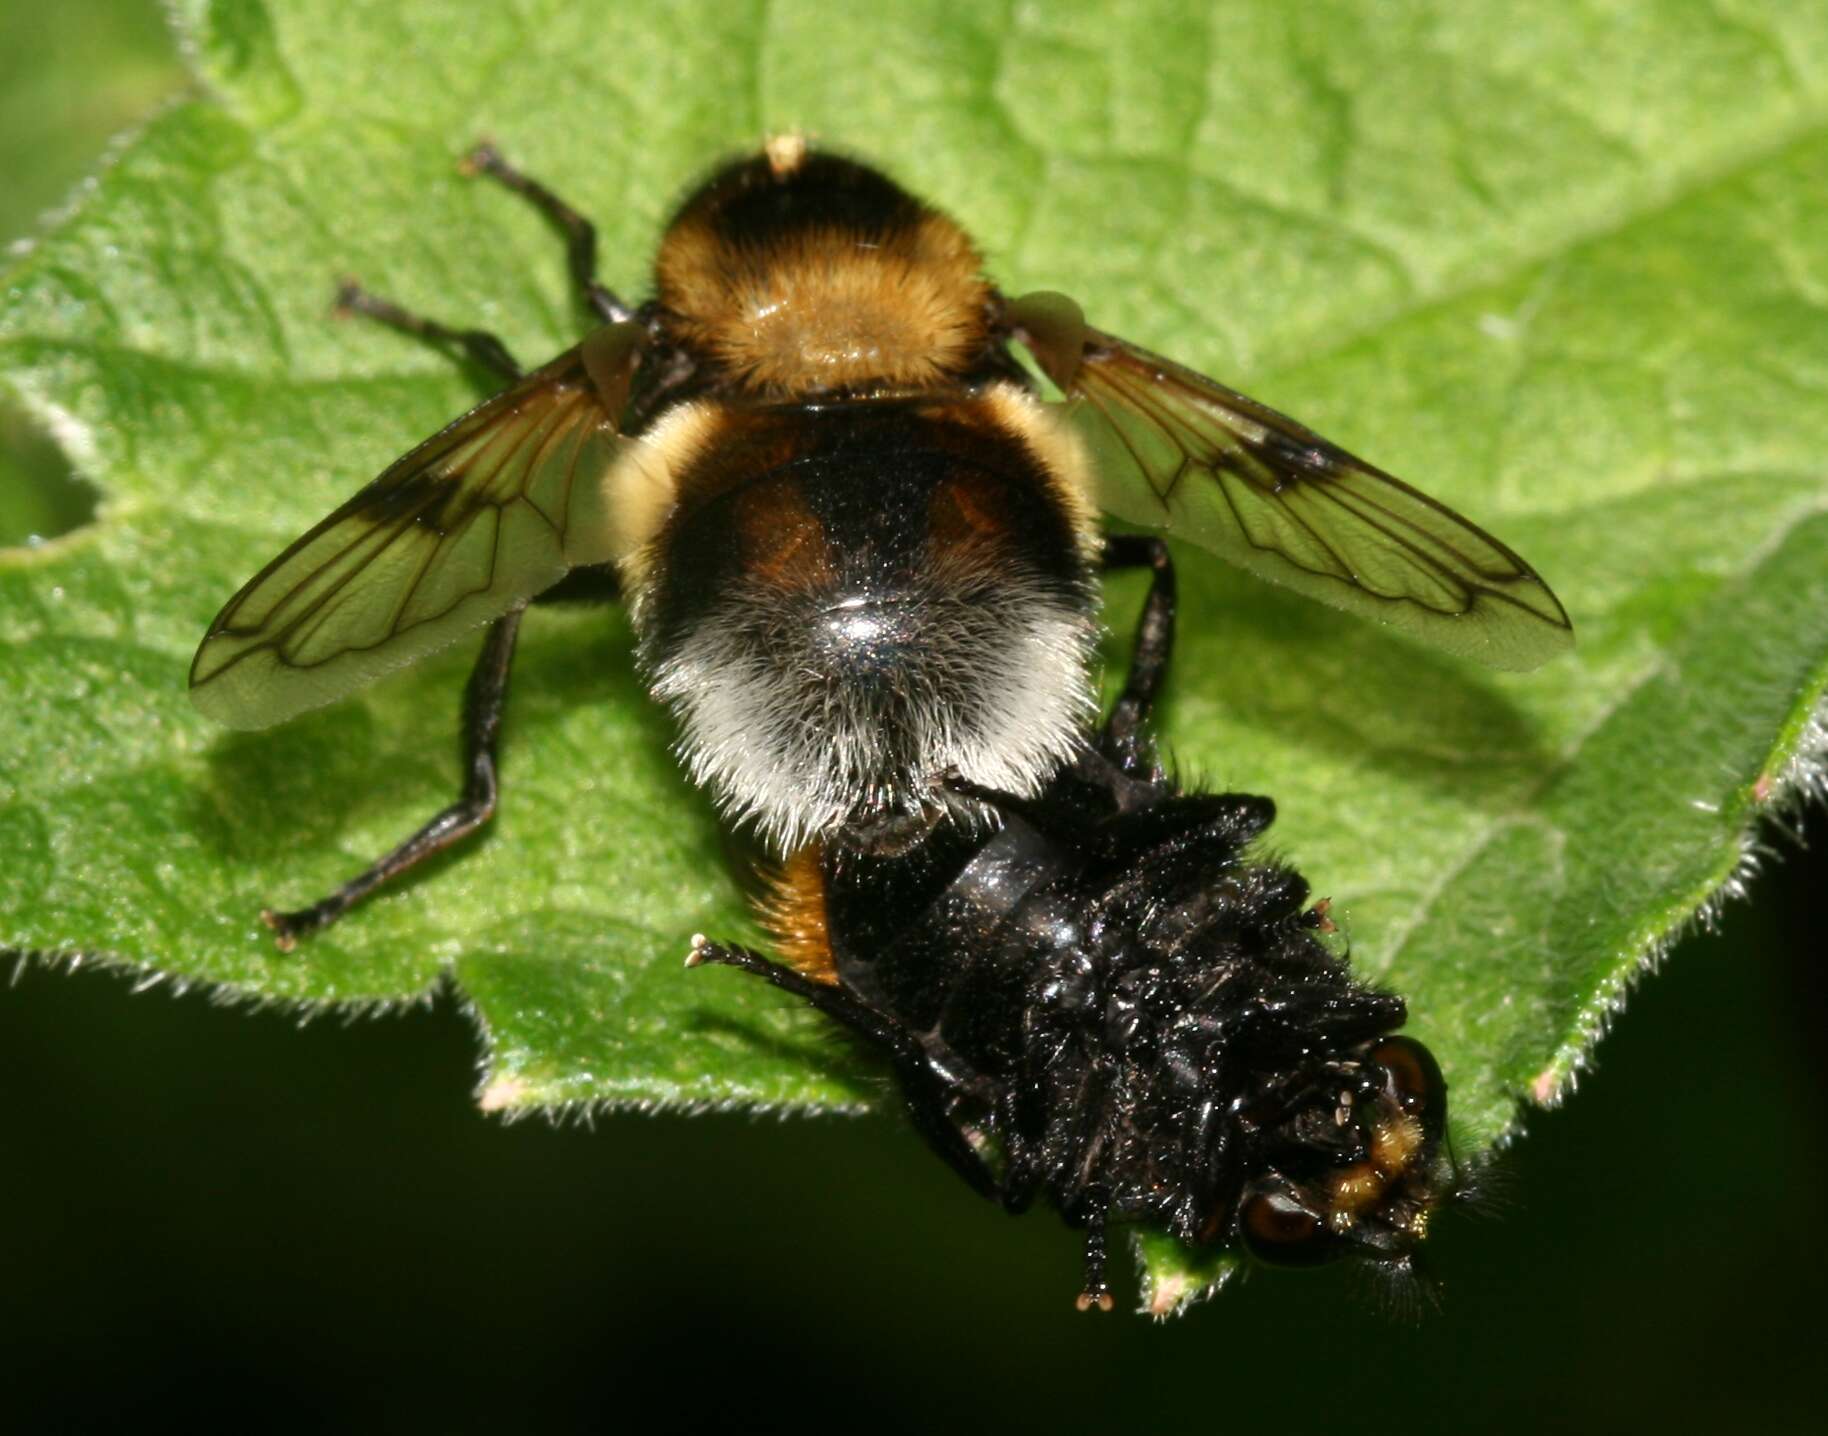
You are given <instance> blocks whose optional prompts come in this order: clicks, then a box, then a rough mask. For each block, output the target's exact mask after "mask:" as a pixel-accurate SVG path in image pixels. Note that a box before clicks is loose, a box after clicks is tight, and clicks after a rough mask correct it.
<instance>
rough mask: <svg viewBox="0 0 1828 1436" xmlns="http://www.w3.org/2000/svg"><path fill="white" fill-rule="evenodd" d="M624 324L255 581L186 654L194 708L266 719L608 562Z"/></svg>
mask: <svg viewBox="0 0 1828 1436" xmlns="http://www.w3.org/2000/svg"><path fill="white" fill-rule="evenodd" d="M621 331H633V326H614V327H612V328H611V329H607V330H603V331H599V333H597V334H594V335H592V336H591V337H590V338H589V339H587V340H585V341H584V343H583V344H580V345H579V346H577V347H576V348H575V349H571V350H568V351H567V352H566V353H564V354H561V355H560V356H559V357H558V358H557V359H554V360H553V361H552V362H551V363H550V364H547V365H545V366H544V367H543V368H540V369H537V370H535V371H534V372H533V373H531V374H529V375H527V376H526V377H525V378H523V379H520V380H518V381H517V382H516V383H514V384H513V385H512V386H511V387H509V388H508V389H506V390H505V391H503V392H502V393H500V394H498V395H496V396H495V397H494V398H493V399H490V400H488V401H487V402H486V403H484V404H482V405H480V406H478V407H477V408H475V409H472V410H471V411H470V412H469V413H468V414H466V415H464V416H463V417H462V418H461V419H458V420H457V421H456V422H455V423H453V424H451V425H450V426H449V427H448V428H446V429H444V430H442V431H441V432H439V433H437V434H435V435H433V436H432V437H431V438H429V439H427V440H426V441H425V442H424V443H423V444H421V445H419V447H418V448H416V449H414V450H413V451H412V452H411V453H409V454H407V455H405V457H403V458H401V459H399V460H397V461H396V462H395V463H394V464H393V465H391V466H390V467H389V468H388V469H387V470H386V471H385V472H384V473H382V474H381V476H380V477H379V478H377V479H375V480H374V482H372V483H371V484H369V485H368V486H367V487H366V488H364V489H363V490H362V491H361V492H360V493H358V494H356V495H355V497H354V498H352V499H350V500H349V502H348V503H346V504H344V505H343V506H342V507H341V508H339V509H338V510H337V511H336V512H335V513H333V514H331V515H330V517H329V518H327V519H325V520H324V521H323V522H322V523H320V524H318V525H317V527H316V528H314V529H312V530H311V531H310V532H309V533H307V534H306V535H305V536H304V537H303V538H301V539H299V540H298V541H297V542H296V543H294V544H293V545H292V546H291V547H290V548H288V549H287V550H286V551H285V552H284V553H282V554H281V555H280V556H279V557H278V558H276V559H274V560H273V562H271V563H270V564H268V565H267V566H266V567H265V568H263V569H262V570H261V571H260V572H259V573H258V574H256V575H255V576H254V578H253V579H252V580H251V581H250V582H249V583H248V584H247V585H246V587H244V588H243V589H242V590H241V592H239V593H238V594H236V595H235V596H234V597H233V598H232V599H230V600H229V601H228V604H227V605H226V606H225V607H224V608H223V610H222V612H221V613H219V614H217V615H216V620H215V622H214V623H212V624H211V625H210V628H209V632H208V634H206V635H205V636H204V639H203V643H202V645H201V646H200V647H199V648H198V649H197V656H196V658H195V660H194V661H193V662H192V664H191V669H190V687H191V698H192V699H193V701H195V703H196V705H197V707H198V708H200V709H201V710H202V711H203V712H204V713H205V714H207V715H208V716H209V717H211V718H214V719H215V720H216V721H217V722H220V723H225V724H227V725H229V726H230V727H233V728H263V727H266V726H267V725H268V724H272V723H278V722H281V721H282V720H284V719H286V718H290V717H292V716H293V715H294V714H295V713H300V712H303V711H304V710H305V709H307V708H315V707H317V706H319V705H320V704H324V703H329V702H331V701H333V700H335V699H337V698H340V697H342V696H343V695H344V694H346V693H349V692H352V691H353V690H355V689H357V688H360V687H361V686H362V685H363V684H366V683H369V682H372V681H373V680H374V679H376V678H378V677H380V676H381V675H382V674H383V673H386V672H388V671H390V670H392V669H395V668H398V667H401V666H402V665H404V664H408V663H412V662H414V661H415V660H417V659H419V658H422V657H424V656H425V655H426V654H428V653H431V652H433V651H434V650H436V649H439V648H442V647H444V646H445V645H446V644H448V643H451V642H453V641H455V640H456V639H458V638H460V637H462V636H463V634H464V633H466V632H468V631H469V630H470V629H472V628H475V627H477V626H478V625H480V624H484V623H487V622H489V621H490V620H491V619H494V618H498V617H500V616H501V615H502V614H504V613H506V612H508V611H509V610H510V609H513V608H515V607H518V606H519V605H521V604H524V603H526V602H527V601H528V600H530V599H532V598H534V597H535V596H537V595H538V594H539V593H541V592H543V591H544V590H545V589H547V588H550V587H551V586H552V585H553V584H554V583H556V582H558V580H559V579H561V578H563V577H564V576H565V574H566V573H567V572H568V571H569V570H570V569H571V568H573V567H575V566H577V565H579V564H585V563H598V562H602V561H603V560H604V559H606V558H608V557H609V556H610V555H609V552H608V547H609V542H610V524H609V514H608V509H607V502H606V501H607V495H606V492H605V482H604V481H605V478H606V476H607V475H608V473H609V471H610V469H611V467H612V466H613V464H614V463H615V460H616V457H617V454H618V451H619V449H620V448H621V445H622V442H623V441H622V439H621V437H620V435H619V434H618V433H617V430H616V421H617V419H618V418H619V417H620V416H619V412H618V411H619V408H620V403H619V395H618V391H617V388H616V385H617V382H618V380H619V379H620V378H621V376H623V375H624V374H625V372H626V370H627V369H628V368H630V367H632V365H633V363H634V362H635V359H636V355H637V353H638V349H639V335H638V332H621ZM625 394H626V384H625V383H623V384H622V389H621V395H624V396H625Z"/></svg>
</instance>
